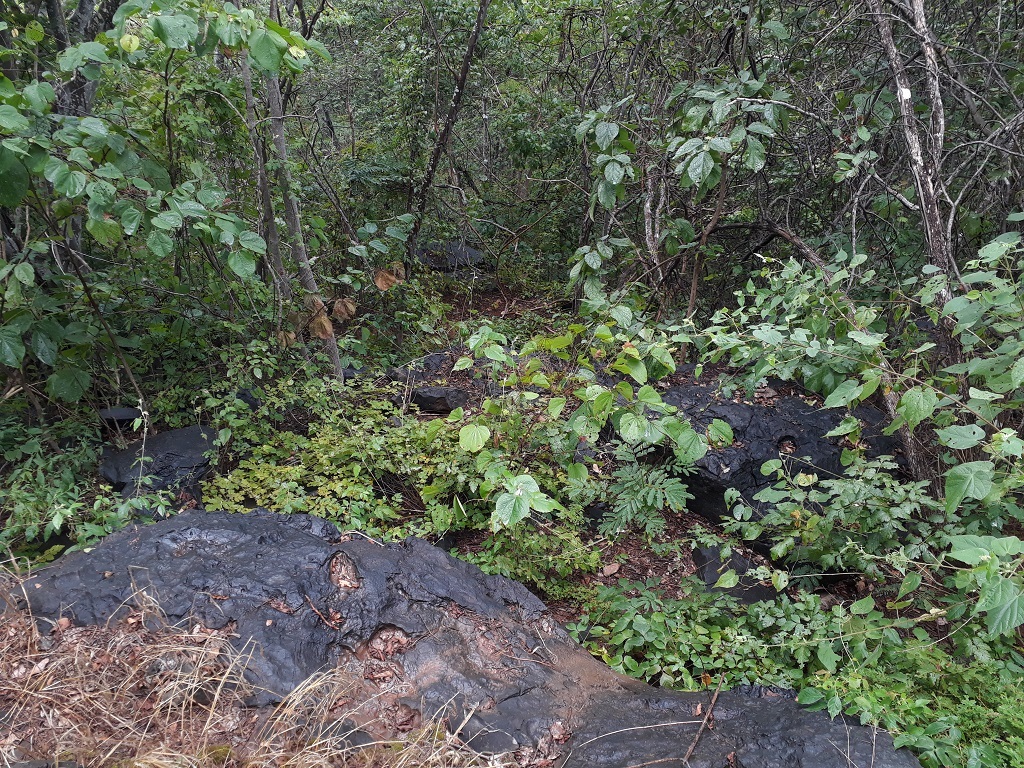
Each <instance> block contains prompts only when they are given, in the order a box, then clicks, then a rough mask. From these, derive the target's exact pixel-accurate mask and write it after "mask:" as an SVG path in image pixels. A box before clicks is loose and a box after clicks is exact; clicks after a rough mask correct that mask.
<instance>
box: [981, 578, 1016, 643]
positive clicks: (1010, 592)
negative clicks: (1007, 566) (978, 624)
mask: <svg viewBox="0 0 1024 768" xmlns="http://www.w3.org/2000/svg"><path fill="white" fill-rule="evenodd" d="M977 609H978V610H979V611H985V624H986V625H987V626H988V631H989V632H990V633H991V634H992V635H1003V634H1009V633H1010V632H1013V631H1014V630H1015V629H1017V627H1019V626H1020V625H1021V624H1024V593H1022V592H1021V587H1020V584H1018V583H1017V582H1016V581H1014V580H1012V579H1008V578H1006V577H1005V576H998V577H996V578H995V579H994V580H992V581H990V582H989V583H987V584H986V585H985V587H984V588H983V589H982V592H981V597H980V599H979V600H978V606H977Z"/></svg>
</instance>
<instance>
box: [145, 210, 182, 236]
mask: <svg viewBox="0 0 1024 768" xmlns="http://www.w3.org/2000/svg"><path fill="white" fill-rule="evenodd" d="M151 223H152V224H153V226H154V227H157V228H158V229H166V230H167V231H169V232H173V231H174V230H176V229H179V228H180V227H181V216H180V215H179V214H177V213H175V212H174V211H164V212H163V213H158V214H157V215H156V216H154V217H153V220H152V222H151Z"/></svg>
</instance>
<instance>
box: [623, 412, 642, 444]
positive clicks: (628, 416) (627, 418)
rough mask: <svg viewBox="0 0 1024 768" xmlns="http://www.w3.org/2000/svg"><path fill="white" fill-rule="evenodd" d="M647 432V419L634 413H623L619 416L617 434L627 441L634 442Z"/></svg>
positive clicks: (638, 440)
mask: <svg viewBox="0 0 1024 768" xmlns="http://www.w3.org/2000/svg"><path fill="white" fill-rule="evenodd" d="M646 434H647V419H645V418H642V417H641V416H637V415H636V414H635V413H624V414H622V416H621V418H619V435H621V436H622V439H623V440H625V441H626V442H627V443H631V444H634V445H635V444H636V443H639V442H640V441H641V440H643V439H644V435H646Z"/></svg>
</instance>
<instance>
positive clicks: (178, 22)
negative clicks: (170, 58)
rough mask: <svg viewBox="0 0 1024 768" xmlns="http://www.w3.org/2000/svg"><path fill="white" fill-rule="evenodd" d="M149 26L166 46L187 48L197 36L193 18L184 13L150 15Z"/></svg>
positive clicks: (196, 26)
mask: <svg viewBox="0 0 1024 768" xmlns="http://www.w3.org/2000/svg"><path fill="white" fill-rule="evenodd" d="M149 26H150V27H152V28H153V33H154V34H155V35H156V36H157V37H158V38H159V39H160V42H162V43H163V44H164V45H166V46H167V47H168V48H188V47H189V46H190V45H191V44H192V43H193V42H194V41H195V39H196V38H197V37H198V36H199V26H198V25H197V24H196V21H195V19H193V18H192V17H191V16H188V15H186V14H184V13H175V14H171V15H163V14H161V15H158V16H150V17H149Z"/></svg>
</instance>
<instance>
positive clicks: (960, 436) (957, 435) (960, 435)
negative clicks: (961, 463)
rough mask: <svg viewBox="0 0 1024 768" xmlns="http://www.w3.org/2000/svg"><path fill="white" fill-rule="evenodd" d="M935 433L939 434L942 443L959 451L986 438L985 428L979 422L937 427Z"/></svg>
mask: <svg viewBox="0 0 1024 768" xmlns="http://www.w3.org/2000/svg"><path fill="white" fill-rule="evenodd" d="M935 434H936V435H938V436H939V442H940V443H942V444H943V445H945V446H946V447H948V448H953V449H954V450H958V451H963V450H966V449H968V448H973V447H974V446H976V445H978V444H979V443H980V442H981V441H982V440H984V439H985V430H984V429H982V428H981V427H979V426H978V425H977V424H970V425H968V426H959V427H946V428H945V429H937V430H935Z"/></svg>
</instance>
